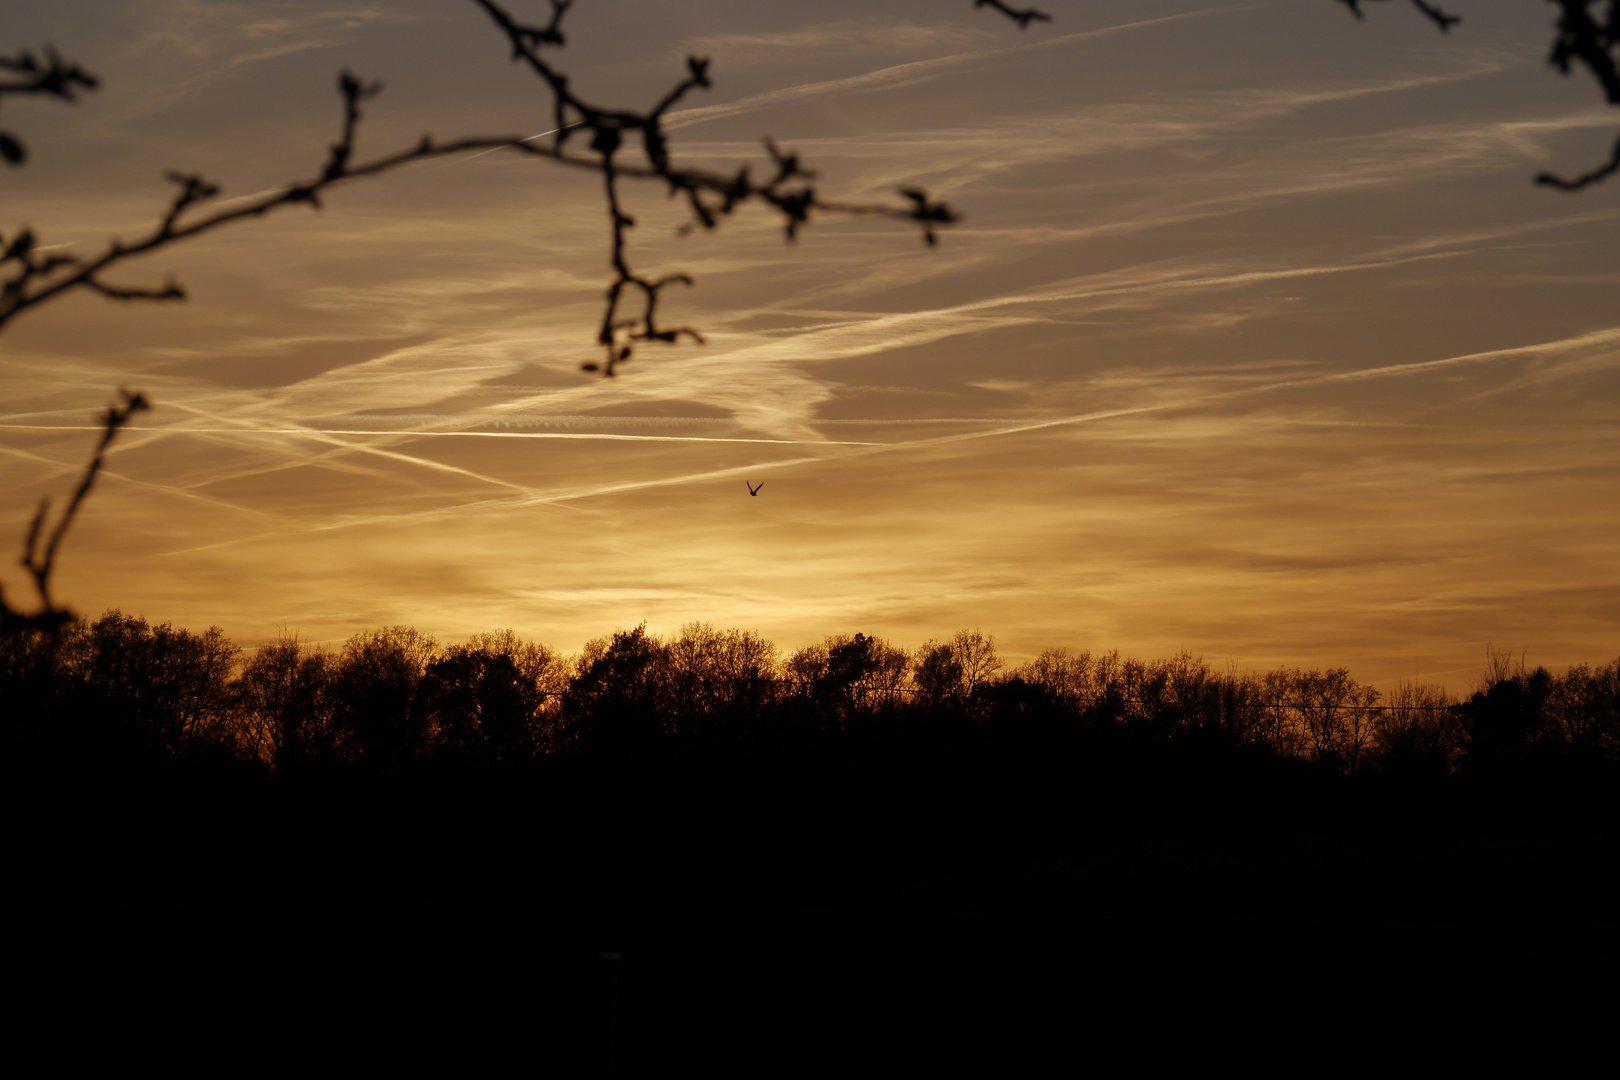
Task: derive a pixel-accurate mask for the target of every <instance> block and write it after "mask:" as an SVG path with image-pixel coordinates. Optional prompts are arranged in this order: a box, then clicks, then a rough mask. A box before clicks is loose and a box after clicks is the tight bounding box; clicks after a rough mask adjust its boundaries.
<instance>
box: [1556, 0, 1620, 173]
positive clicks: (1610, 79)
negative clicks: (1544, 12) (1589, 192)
mask: <svg viewBox="0 0 1620 1080" xmlns="http://www.w3.org/2000/svg"><path fill="white" fill-rule="evenodd" d="M1551 2H1552V3H1555V4H1557V5H1558V7H1559V9H1560V14H1559V16H1558V36H1557V37H1555V38H1554V39H1553V46H1552V53H1551V55H1549V56H1548V57H1547V62H1548V63H1549V64H1551V65H1553V66H1554V67H1556V68H1557V69H1558V70H1559V71H1560V72H1562V73H1563V74H1565V75H1568V74H1569V71H1570V65H1571V64H1572V63H1579V64H1581V65H1582V66H1583V67H1585V68H1586V70H1587V71H1590V72H1591V73H1592V77H1593V78H1594V79H1596V80H1597V81H1598V85H1599V86H1601V87H1603V96H1604V98H1605V99H1606V100H1607V101H1608V102H1609V104H1610V105H1620V0H1609V13H1608V19H1607V20H1606V21H1603V20H1599V19H1598V18H1597V16H1595V15H1594V14H1593V12H1592V8H1593V7H1594V6H1595V0H1551ZM1617 171H1620V138H1617V139H1616V140H1615V143H1614V151H1613V152H1612V153H1611V154H1610V155H1609V160H1608V161H1607V162H1605V163H1604V164H1602V165H1599V166H1598V167H1597V168H1595V169H1592V170H1591V171H1589V172H1586V173H1583V174H1582V175H1580V176H1577V177H1576V178H1575V179H1573V180H1565V179H1564V178H1562V177H1560V176H1556V175H1554V174H1552V173H1542V174H1541V175H1539V176H1537V177H1536V183H1538V184H1543V185H1545V186H1547V187H1555V188H1559V189H1560V190H1563V191H1579V190H1581V189H1582V188H1584V187H1586V186H1587V185H1589V184H1595V183H1597V182H1598V181H1600V180H1602V179H1604V178H1605V177H1609V176H1613V175H1614V174H1615V172H1617Z"/></svg>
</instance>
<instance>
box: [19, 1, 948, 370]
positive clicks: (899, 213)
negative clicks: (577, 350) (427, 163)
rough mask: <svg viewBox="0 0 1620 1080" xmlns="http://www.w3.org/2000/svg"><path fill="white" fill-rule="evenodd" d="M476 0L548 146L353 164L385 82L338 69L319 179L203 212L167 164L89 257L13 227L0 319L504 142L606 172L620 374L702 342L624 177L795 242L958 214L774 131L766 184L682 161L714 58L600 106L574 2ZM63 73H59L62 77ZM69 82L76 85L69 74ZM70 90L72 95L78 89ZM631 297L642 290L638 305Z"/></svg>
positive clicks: (426, 148) (137, 293)
mask: <svg viewBox="0 0 1620 1080" xmlns="http://www.w3.org/2000/svg"><path fill="white" fill-rule="evenodd" d="M474 2H475V3H477V4H478V5H479V7H481V8H482V9H483V10H484V11H485V13H486V14H488V15H489V17H490V19H491V20H492V21H493V22H494V23H495V25H496V26H497V27H498V28H499V29H500V30H501V31H502V32H503V33H504V34H505V35H506V37H507V40H508V41H509V42H510V43H511V46H512V56H513V59H514V60H515V61H518V62H522V63H523V64H525V65H526V66H527V67H528V68H529V69H530V70H531V71H532V72H534V74H535V75H537V76H538V77H539V78H540V79H541V80H542V81H543V82H544V83H545V84H546V86H547V87H548V88H549V89H550V91H551V93H552V96H553V114H554V116H555V118H556V126H557V131H556V134H555V137H554V138H553V140H552V141H551V143H550V145H543V144H536V143H534V142H533V141H532V137H531V138H525V137H522V136H501V137H492V138H467V139H458V140H455V141H454V142H448V143H435V142H434V141H433V139H432V137H431V136H424V137H423V139H422V141H421V142H420V143H419V144H418V145H417V146H415V147H413V148H411V149H409V150H404V151H400V152H398V153H395V154H391V155H388V156H386V157H381V158H377V159H375V160H373V161H369V162H365V163H363V164H354V156H355V138H356V133H357V130H358V128H359V124H360V120H361V116H362V111H361V105H362V103H363V102H365V101H367V100H369V99H370V98H372V97H374V96H375V95H376V94H377V93H378V92H379V91H380V90H381V84H379V83H369V84H368V83H364V82H362V81H361V80H360V79H358V78H356V77H355V76H353V75H352V74H350V73H349V72H343V73H342V74H341V75H340V76H339V78H338V92H339V94H340V95H341V97H342V99H343V124H342V130H341V135H340V137H339V139H338V141H337V142H335V143H333V144H332V147H331V150H330V153H329V155H328V157H327V160H326V163H325V165H324V167H323V168H322V170H321V172H320V174H319V175H318V176H317V177H316V178H315V179H312V180H307V181H303V182H298V183H293V184H289V185H287V186H286V187H283V188H280V189H277V190H275V191H272V192H269V193H267V194H265V195H262V196H259V197H257V198H253V199H249V200H247V201H246V202H244V203H242V204H241V205H238V206H235V207H232V208H231V209H228V210H219V211H216V212H215V213H212V214H205V215H204V216H201V217H195V216H191V215H192V214H194V213H195V211H196V209H197V208H198V207H199V206H201V205H202V204H203V203H206V202H207V201H208V200H209V199H211V198H213V197H214V196H215V195H217V194H218V193H219V188H218V187H217V186H215V185H214V184H211V183H209V182H208V181H206V180H204V179H203V178H202V177H200V176H195V175H184V174H180V173H176V172H171V173H169V174H168V179H169V180H170V181H171V182H172V183H174V184H175V185H176V186H177V187H178V189H179V190H178V191H177V192H176V194H175V196H174V198H173V199H172V200H171V202H170V204H169V207H168V209H167V211H166V212H165V213H164V215H163V217H162V219H161V220H160V222H159V223H158V224H157V225H156V226H155V227H154V228H153V229H152V231H151V232H149V233H147V234H146V235H144V236H142V237H140V238H139V239H137V240H135V241H133V242H124V241H119V240H114V241H113V242H111V243H110V244H109V245H108V246H107V248H106V249H105V250H103V251H102V252H101V253H100V254H99V255H96V256H94V257H92V258H85V259H81V258H77V257H74V256H70V255H60V254H49V255H47V254H44V253H42V252H41V251H40V250H39V249H38V246H37V244H36V240H35V237H34V235H33V233H32V232H30V231H28V230H26V229H25V230H23V231H21V232H19V233H17V234H16V235H15V236H13V237H12V238H11V240H10V242H9V243H5V242H4V240H3V238H0V245H3V246H0V267H5V268H9V270H10V273H9V276H7V277H6V278H5V280H3V281H0V327H3V326H4V325H5V324H6V323H7V322H8V321H9V320H10V319H12V318H13V317H15V316H16V315H18V314H19V313H21V312H22V311H24V310H26V309H28V308H31V307H33V306H35V305H37V304H40V303H43V302H45V301H47V300H50V299H52V298H53V297H56V296H59V295H61V294H63V293H64V292H67V291H70V290H72V289H76V288H84V289H88V290H91V291H93V292H97V293H100V294H101V295H103V296H106V297H108V298H111V299H117V300H179V299H183V298H184V296H185V292H184V290H183V289H182V288H181V287H180V286H179V285H177V284H175V283H174V282H172V281H170V282H165V283H164V284H163V285H162V286H161V287H157V288H151V287H130V286H121V285H115V284H111V283H109V282H107V281H106V280H105V279H104V278H103V276H102V275H103V274H104V273H105V272H106V271H107V270H108V269H110V268H111V267H113V266H114V265H115V264H118V263H121V262H123V261H125V260H127V259H130V258H133V257H135V256H138V255H144V254H146V253H148V252H151V251H154V250H156V249H158V248H160V247H163V246H165V245H167V244H171V243H175V242H177V241H179V240H183V239H186V238H187V237H191V236H196V235H198V234H199V233H203V232H206V231H208V230H210V229H214V228H217V227H218V226H221V225H224V224H227V223H229V222H232V221H238V220H241V219H243V218H249V217H259V216H263V215H264V214H267V213H269V212H270V211H272V210H275V209H277V208H279V207H282V206H290V205H295V204H307V205H310V206H314V207H319V206H320V205H321V196H322V195H323V194H324V192H325V191H326V190H327V189H328V188H330V187H332V186H333V185H336V184H340V183H346V182H348V181H352V180H357V179H361V178H363V177H368V176H375V175H377V174H379V173H383V172H387V171H389V170H391V169H396V168H399V167H401V166H404V165H408V164H411V163H413V162H417V161H423V160H427V159H429V158H435V157H441V156H444V155H446V154H460V153H465V152H467V151H473V150H493V149H508V150H513V151H516V152H518V153H521V154H526V155H528V156H531V157H541V158H548V159H550V160H552V161H555V162H558V163H560V164H564V165H568V166H570V167H574V168H580V169H586V170H590V171H593V172H597V173H600V174H601V176H602V178H603V184H604V195H605V197H606V201H607V208H608V220H609V225H610V229H611V236H612V248H611V259H610V263H611V266H612V268H613V273H614V277H613V280H612V282H611V283H610V284H609V286H608V289H607V293H606V298H605V299H606V305H605V310H604V312H603V316H602V322H601V328H600V330H599V331H598V335H597V338H598V342H599V343H600V344H601V345H602V346H603V347H604V348H605V350H606V354H607V355H606V362H605V363H604V364H600V365H599V364H587V365H585V367H586V370H590V371H597V370H600V371H602V372H604V373H605V374H607V375H612V374H614V371H615V368H616V366H617V365H618V364H620V363H622V362H624V361H625V360H628V359H629V358H630V357H631V355H632V354H633V352H634V348H635V345H636V344H637V343H639V342H643V341H656V342H663V343H674V342H675V341H677V340H679V339H680V338H681V337H683V336H685V337H689V338H692V339H693V340H696V341H702V337H701V335H700V334H699V333H698V332H697V331H696V330H694V329H692V328H690V327H684V326H683V327H665V326H662V325H660V324H659V322H658V320H657V314H658V300H659V298H660V294H661V292H662V290H663V289H664V288H665V287H666V286H668V285H674V284H686V285H689V284H691V279H690V278H689V277H687V276H686V275H684V274H674V275H669V276H666V277H661V278H651V277H647V276H644V275H641V274H638V273H637V272H636V271H635V270H634V269H633V268H632V266H631V264H630V261H629V258H628V255H627V242H628V230H630V229H631V228H633V227H634V225H635V220H634V218H632V217H631V216H630V215H629V214H628V213H626V212H625V210H624V208H623V203H622V200H621V197H620V191H619V182H620V181H621V180H623V179H632V180H638V181H646V180H656V181H659V182H662V183H663V184H665V185H666V186H667V187H668V188H669V191H670V193H671V194H672V195H680V196H681V197H682V198H683V199H684V201H685V202H686V204H687V206H688V207H689V208H690V210H691V212H692V218H693V220H692V223H691V225H689V226H688V228H690V227H691V226H694V225H701V226H702V227H703V228H706V229H712V228H714V227H716V225H718V223H719V221H720V219H721V218H724V217H726V216H728V215H730V214H731V213H732V212H733V211H734V210H736V209H737V208H738V207H740V206H742V205H743V204H745V203H748V202H757V203H762V204H764V205H765V206H767V207H769V208H771V209H772V210H774V211H776V212H777V213H779V214H781V215H782V219H783V225H784V231H785V233H786V235H787V237H788V239H790V240H791V239H793V238H794V237H795V236H796V235H797V232H798V229H799V228H800V227H801V226H803V225H805V224H807V223H808V222H809V220H810V216H811V213H812V212H817V211H819V212H823V213H836V214H844V215H877V216H883V217H890V218H895V219H899V220H906V221H912V222H914V223H916V224H917V225H918V226H919V227H920V228H921V230H922V233H923V238H924V239H925V240H926V241H927V242H928V243H930V244H932V243H934V242H935V230H936V228H937V227H938V226H940V225H947V224H950V223H951V222H953V221H955V220H956V215H955V214H954V213H953V212H952V211H951V210H950V209H949V208H948V207H946V206H945V205H944V204H942V203H935V202H932V201H930V200H929V199H928V197H927V196H926V195H925V194H923V193H922V192H920V191H916V190H907V191H906V192H905V193H904V197H905V199H906V200H907V202H906V204H902V205H898V206H895V205H889V206H883V205H863V204H844V203H837V202H830V201H827V200H824V199H822V198H820V197H819V196H818V195H817V194H816V192H815V190H814V188H812V187H811V186H810V185H809V183H808V181H809V180H810V179H812V178H813V174H812V173H810V172H809V171H808V170H806V169H804V168H802V167H801V166H800V165H799V162H798V158H797V156H796V155H792V154H783V153H782V152H780V151H779V150H777V148H776V147H775V145H774V144H772V143H770V142H769V141H768V140H767V143H766V149H767V152H768V153H769V155H770V158H771V163H772V165H773V166H774V169H773V173H772V176H771V178H770V179H769V180H768V181H766V182H763V183H760V182H755V181H754V180H752V179H751V178H750V176H749V170H748V167H747V166H746V165H745V166H743V167H741V168H739V169H738V170H737V172H735V173H733V174H730V175H721V174H717V173H711V172H707V171H705V170H701V169H687V168H677V167H675V166H674V165H673V164H672V162H671V160H670V152H669V145H668V142H667V139H666V137H665V133H664V131H663V120H664V118H665V116H666V115H667V114H668V113H669V111H670V110H671V109H672V108H674V107H675V106H676V105H677V104H678V103H679V102H680V101H681V100H682V99H683V98H684V97H685V96H686V95H687V94H688V93H690V92H691V91H693V90H697V89H706V88H708V86H709V78H708V61H707V60H705V59H701V58H699V57H690V58H688V60H687V63H686V69H687V70H686V74H685V76H684V77H683V78H682V79H680V80H679V81H678V82H677V83H676V84H675V86H674V87H673V88H672V89H671V90H670V91H669V92H668V93H666V94H665V95H664V96H663V97H662V98H661V99H660V100H659V101H658V102H657V104H656V105H654V106H653V108H652V109H651V110H650V111H648V112H646V113H637V112H633V111H629V110H623V109H608V108H603V107H600V106H597V105H594V104H591V103H589V102H587V101H585V100H584V99H582V98H580V97H579V96H578V95H577V94H575V93H574V92H573V91H572V90H571V89H570V87H569V80H568V77H567V75H565V74H564V73H562V72H561V71H559V70H558V69H557V68H555V67H554V66H553V65H552V64H550V63H549V62H548V61H547V60H546V59H544V58H543V57H542V56H541V54H540V49H541V48H542V47H545V46H561V45H562V44H563V40H564V39H563V33H562V20H563V17H564V15H566V14H567V12H568V9H569V7H570V5H571V3H572V0H549V3H550V5H551V16H550V19H549V21H548V22H547V23H546V24H545V25H543V26H530V25H525V24H523V23H521V22H519V21H518V20H516V19H515V18H513V17H512V16H511V15H510V14H509V13H508V12H507V11H506V10H505V9H504V8H502V7H501V6H500V5H498V4H496V3H494V2H493V0H474ZM52 55H53V56H54V54H52ZM58 66H60V65H58ZM72 71H77V69H72ZM66 78H67V76H61V77H60V78H59V79H58V81H61V80H62V79H66ZM64 85H65V86H66V87H67V89H68V90H71V85H72V83H71V80H69V81H68V82H66V83H64ZM68 100H72V98H71V95H70V94H69V95H68ZM576 134H581V135H585V136H588V152H587V153H571V152H570V151H569V148H568V143H569V141H570V139H571V138H572V137H573V136H574V135H576ZM629 140H634V141H635V142H636V143H637V144H639V149H640V151H641V155H642V157H643V160H642V161H632V162H626V161H625V160H624V158H623V156H622V154H623V152H624V150H625V149H626V144H627V141H629ZM632 297H633V298H635V302H634V303H632V300H631V298H632Z"/></svg>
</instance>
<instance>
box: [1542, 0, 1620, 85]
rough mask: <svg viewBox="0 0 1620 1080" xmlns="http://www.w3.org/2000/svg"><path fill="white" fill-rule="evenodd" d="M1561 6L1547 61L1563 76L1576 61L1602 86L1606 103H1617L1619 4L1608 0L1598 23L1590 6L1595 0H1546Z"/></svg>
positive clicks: (1614, 0)
mask: <svg viewBox="0 0 1620 1080" xmlns="http://www.w3.org/2000/svg"><path fill="white" fill-rule="evenodd" d="M1550 2H1551V3H1555V4H1557V5H1558V7H1559V8H1560V9H1561V13H1560V15H1559V17H1558V36H1557V37H1556V38H1554V39H1553V47H1552V55H1550V56H1549V57H1547V62H1548V63H1549V64H1552V65H1553V66H1554V67H1556V68H1557V69H1558V70H1559V71H1561V72H1563V73H1564V74H1565V75H1568V74H1569V66H1570V63H1571V61H1579V62H1580V63H1581V64H1583V65H1585V67H1586V70H1588V71H1590V72H1591V73H1592V77H1593V78H1594V79H1596V80H1597V81H1598V84H1599V85H1601V86H1602V87H1603V94H1604V97H1606V98H1607V99H1608V102H1609V104H1610V105H1620V3H1617V2H1616V0H1609V18H1608V21H1607V22H1600V21H1598V19H1597V18H1596V17H1594V16H1593V14H1592V11H1591V8H1592V7H1593V6H1594V5H1595V4H1596V2H1597V0H1550Z"/></svg>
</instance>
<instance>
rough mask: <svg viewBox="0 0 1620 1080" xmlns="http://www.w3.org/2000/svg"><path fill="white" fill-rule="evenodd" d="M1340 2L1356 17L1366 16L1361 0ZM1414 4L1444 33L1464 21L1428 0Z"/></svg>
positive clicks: (1342, 0)
mask: <svg viewBox="0 0 1620 1080" xmlns="http://www.w3.org/2000/svg"><path fill="white" fill-rule="evenodd" d="M1339 3H1341V4H1343V5H1344V6H1345V7H1347V8H1349V9H1350V10H1351V12H1353V13H1354V14H1355V16H1356V18H1358V19H1362V18H1365V17H1366V16H1365V15H1364V14H1363V13H1362V10H1361V0H1339ZM1412 6H1413V7H1415V8H1417V9H1418V10H1419V11H1421V12H1423V14H1424V15H1425V16H1427V17H1428V19H1429V21H1430V22H1432V23H1434V25H1436V26H1438V27H1439V28H1440V31H1441V32H1442V33H1444V32H1445V31H1447V30H1450V29H1451V28H1452V27H1453V26H1455V25H1457V24H1458V23H1460V22H1462V16H1461V15H1448V14H1446V13H1445V12H1444V11H1442V10H1440V8H1439V7H1437V6H1436V5H1434V4H1430V3H1428V2H1427V0H1412Z"/></svg>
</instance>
